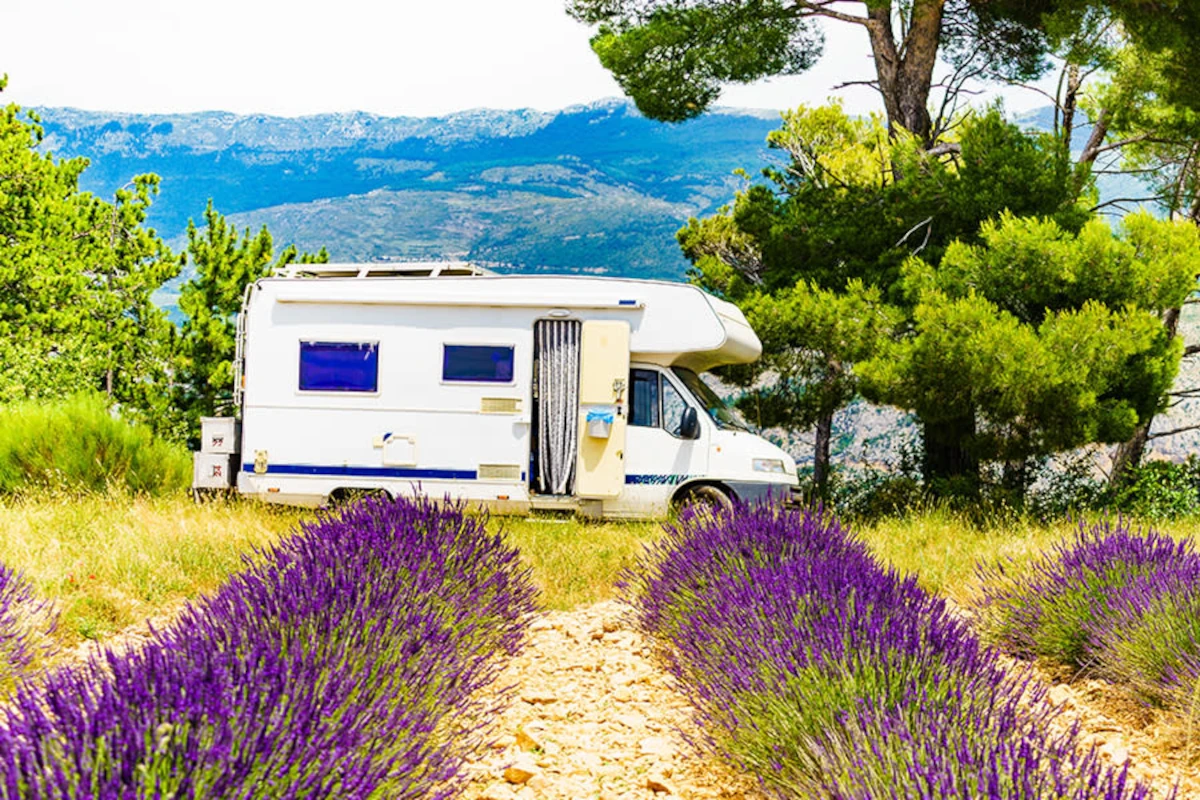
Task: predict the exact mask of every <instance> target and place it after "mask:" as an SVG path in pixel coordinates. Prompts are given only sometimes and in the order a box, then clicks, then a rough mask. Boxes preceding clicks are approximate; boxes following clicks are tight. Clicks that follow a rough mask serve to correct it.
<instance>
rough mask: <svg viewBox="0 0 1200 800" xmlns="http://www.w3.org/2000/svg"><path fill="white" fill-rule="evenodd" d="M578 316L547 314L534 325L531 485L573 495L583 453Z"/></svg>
mask: <svg viewBox="0 0 1200 800" xmlns="http://www.w3.org/2000/svg"><path fill="white" fill-rule="evenodd" d="M581 329H582V324H581V323H580V322H579V320H576V319H543V320H538V321H537V322H536V323H534V326H533V353H534V356H533V357H534V363H535V364H536V370H535V372H534V381H535V383H534V409H533V423H534V438H533V441H534V448H533V453H532V466H533V471H532V481H531V482H530V484H531V488H532V490H533V491H534V492H535V493H536V494H541V495H559V496H563V495H572V494H574V492H575V467H576V460H577V456H578V453H579V428H578V425H577V420H578V418H579V346H580V339H581Z"/></svg>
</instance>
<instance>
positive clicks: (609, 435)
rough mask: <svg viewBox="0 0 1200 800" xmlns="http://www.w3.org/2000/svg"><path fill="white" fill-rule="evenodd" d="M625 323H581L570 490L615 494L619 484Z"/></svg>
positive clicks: (625, 386) (624, 392)
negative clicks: (575, 445)
mask: <svg viewBox="0 0 1200 800" xmlns="http://www.w3.org/2000/svg"><path fill="white" fill-rule="evenodd" d="M628 382H629V323H628V322H625V321H624V320H588V321H586V322H584V323H583V337H582V342H581V345H580V366H579V426H578V431H579V433H578V436H579V460H578V465H577V467H576V477H575V494H576V495H578V496H579V497H582V498H610V497H616V496H618V495H619V494H620V493H621V490H622V489H623V488H624V487H625V422H626V410H627V407H628V400H629V386H628Z"/></svg>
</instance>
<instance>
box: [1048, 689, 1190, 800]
mask: <svg viewBox="0 0 1200 800" xmlns="http://www.w3.org/2000/svg"><path fill="white" fill-rule="evenodd" d="M1034 672H1035V674H1036V675H1037V676H1038V677H1039V678H1041V680H1042V681H1043V682H1044V683H1046V685H1048V686H1049V687H1050V690H1049V698H1050V700H1051V702H1053V703H1055V704H1056V705H1059V706H1061V707H1062V713H1061V714H1060V716H1059V719H1058V724H1059V725H1060V726H1061V727H1063V728H1066V727H1068V726H1070V725H1072V724H1074V723H1076V722H1078V724H1079V734H1080V741H1081V742H1082V743H1083V744H1084V746H1088V747H1095V748H1096V751H1097V752H1098V753H1099V755H1100V758H1101V759H1102V760H1103V761H1104V762H1105V763H1108V764H1111V765H1114V766H1118V767H1119V766H1123V765H1128V768H1129V777H1131V778H1133V779H1134V780H1137V781H1141V782H1142V783H1146V784H1149V785H1150V786H1151V787H1152V788H1153V789H1154V796H1155V797H1156V798H1165V797H1168V796H1169V795H1170V793H1171V790H1172V788H1177V789H1178V794H1177V795H1176V797H1177V798H1179V800H1186V799H1187V798H1200V730H1196V731H1192V730H1191V729H1190V727H1189V725H1188V723H1187V722H1186V720H1184V719H1183V717H1182V716H1180V715H1179V714H1177V713H1175V712H1172V711H1167V710H1165V709H1161V708H1153V707H1151V706H1149V705H1147V704H1146V703H1145V702H1143V701H1142V700H1140V699H1138V698H1137V697H1135V696H1134V695H1133V694H1132V692H1131V691H1130V690H1129V689H1127V688H1126V687H1124V686H1119V685H1116V684H1112V683H1109V682H1107V681H1100V680H1092V679H1088V678H1081V677H1078V676H1073V675H1071V674H1070V673H1069V672H1068V671H1065V670H1063V669H1062V668H1061V667H1057V668H1056V667H1054V666H1049V665H1038V666H1036V667H1034Z"/></svg>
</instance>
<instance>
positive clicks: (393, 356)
mask: <svg viewBox="0 0 1200 800" xmlns="http://www.w3.org/2000/svg"><path fill="white" fill-rule="evenodd" d="M238 322H239V325H238V355H237V359H236V364H235V370H236V372H237V387H238V389H237V393H236V397H235V400H236V403H237V405H238V407H239V409H240V419H238V420H235V419H229V418H211V419H206V420H205V421H204V432H203V439H202V444H203V447H202V452H200V453H197V454H196V458H197V462H196V476H195V478H196V480H195V483H196V486H197V488H220V487H222V486H236V488H237V491H238V492H240V493H241V494H243V495H249V496H253V497H258V498H262V499H264V500H268V501H274V502H279V503H287V504H293V505H310V506H315V505H323V504H326V503H329V502H331V501H334V502H335V501H337V500H338V499H339V498H342V497H345V496H352V495H354V494H357V493H362V492H365V491H375V492H378V491H384V492H387V493H388V494H390V495H393V496H395V495H400V494H410V493H415V492H422V493H424V494H427V495H430V496H434V497H442V496H445V495H449V496H451V497H454V498H458V499H463V500H466V501H469V502H471V503H475V504H479V505H484V506H487V507H488V508H490V509H491V510H493V511H494V512H498V513H528V512H530V511H531V510H534V511H535V510H541V509H545V510H561V511H574V512H576V513H579V514H581V515H585V516H591V517H604V518H645V517H655V516H661V515H663V514H665V513H667V512H668V510H669V509H670V508H671V506H672V505H673V504H683V503H689V502H703V503H709V504H716V505H724V504H728V503H729V502H731V501H733V500H743V501H754V500H759V499H763V498H766V497H768V496H770V495H773V496H775V497H780V498H783V497H787V496H788V495H789V494H790V492H791V490H792V489H793V487H794V486H795V484H796V468H795V463H794V462H793V460H792V459H791V457H789V456H788V455H787V453H785V452H784V451H783V450H781V449H780V448H778V447H776V446H775V445H774V444H771V443H770V442H767V441H765V440H764V439H762V438H760V437H759V436H757V435H755V434H754V433H753V432H751V430H750V429H749V428H748V427H747V426H746V424H745V423H744V422H743V421H742V419H741V418H740V417H739V416H738V415H737V413H736V412H735V411H733V410H732V409H730V408H728V407H727V406H726V405H725V404H724V403H723V402H722V400H721V399H720V398H719V397H718V396H717V395H716V394H715V393H714V392H713V390H712V389H711V388H710V387H709V386H708V384H706V383H705V381H704V380H703V379H702V378H701V375H702V373H704V371H705V370H708V369H711V368H713V367H716V366H719V365H722V364H737V363H745V362H750V361H753V360H755V359H756V358H758V356H759V354H760V353H761V350H762V345H761V343H760V342H759V340H758V337H757V336H755V334H754V331H753V330H751V328H750V326H749V325H748V324H747V323H746V319H745V317H744V316H743V315H742V313H741V311H739V310H738V309H737V307H735V306H733V305H731V304H730V303H727V302H724V301H722V300H719V299H717V298H715V297H712V296H710V295H708V294H706V293H704V292H702V291H701V290H700V289H698V288H696V287H694V286H689V285H686V284H682V283H667V282H662V281H648V280H623V279H614V278H601V277H584V276H543V275H496V274H491V273H489V272H487V271H485V270H481V269H478V268H476V267H473V266H470V265H466V264H457V263H451V264H372V265H331V264H310V265H298V266H296V267H294V268H293V269H292V271H290V272H288V273H286V274H284V275H281V276H279V277H270V278H265V279H263V280H260V281H258V282H257V283H255V284H254V285H253V286H251V287H250V288H249V289H248V291H247V297H246V302H245V304H244V308H243V311H242V314H241V315H240V316H239V321H238Z"/></svg>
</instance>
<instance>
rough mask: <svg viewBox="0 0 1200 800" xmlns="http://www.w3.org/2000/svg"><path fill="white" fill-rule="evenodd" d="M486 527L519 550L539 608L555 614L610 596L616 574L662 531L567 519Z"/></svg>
mask: <svg viewBox="0 0 1200 800" xmlns="http://www.w3.org/2000/svg"><path fill="white" fill-rule="evenodd" d="M491 524H492V525H493V526H495V527H496V528H498V529H499V530H502V531H503V532H504V534H505V536H506V537H507V539H508V541H509V542H511V543H512V544H513V545H514V546H516V547H517V548H518V549H519V550H520V551H521V559H522V560H523V561H524V562H525V563H526V564H527V565H529V567H530V568H532V570H533V579H534V583H536V584H537V587H538V589H539V590H540V591H541V602H542V605H543V606H545V607H546V608H550V609H555V610H566V609H571V608H575V607H577V606H581V605H587V604H589V603H595V602H598V601H600V600H607V599H609V598H611V597H612V596H613V595H614V594H615V593H616V587H615V584H616V582H617V579H618V576H619V575H620V573H621V570H623V569H624V568H625V567H628V566H630V565H631V564H633V562H634V560H635V559H636V558H637V557H638V556H639V555H640V554H641V552H642V550H643V548H644V546H645V545H646V544H647V543H649V542H651V541H654V540H655V539H657V538H658V536H659V535H660V534H661V533H662V526H661V525H660V524H659V523H656V522H581V521H578V520H575V519H573V518H569V517H568V518H563V519H538V518H521V517H507V518H504V517H497V518H495V519H493V520H492V523H491Z"/></svg>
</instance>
